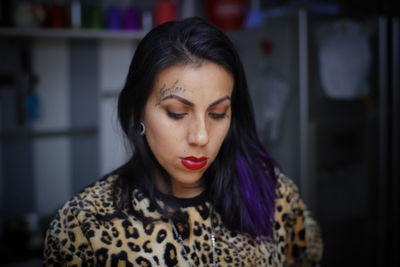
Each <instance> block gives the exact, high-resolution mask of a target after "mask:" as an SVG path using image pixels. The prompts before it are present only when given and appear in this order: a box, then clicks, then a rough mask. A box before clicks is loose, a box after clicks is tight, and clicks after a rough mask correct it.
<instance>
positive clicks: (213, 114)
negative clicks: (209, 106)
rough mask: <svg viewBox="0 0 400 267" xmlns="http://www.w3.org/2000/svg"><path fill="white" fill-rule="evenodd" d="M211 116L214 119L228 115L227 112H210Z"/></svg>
mask: <svg viewBox="0 0 400 267" xmlns="http://www.w3.org/2000/svg"><path fill="white" fill-rule="evenodd" d="M210 116H211V118H213V119H223V118H225V117H226V112H224V113H210Z"/></svg>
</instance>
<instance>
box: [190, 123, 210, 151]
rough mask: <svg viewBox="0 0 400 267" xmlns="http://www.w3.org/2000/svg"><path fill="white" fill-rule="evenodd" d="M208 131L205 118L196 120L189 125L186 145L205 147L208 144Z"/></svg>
mask: <svg viewBox="0 0 400 267" xmlns="http://www.w3.org/2000/svg"><path fill="white" fill-rule="evenodd" d="M208 138H209V135H208V130H207V125H206V121H205V118H198V119H196V120H195V121H194V122H193V123H192V124H191V125H190V129H189V133H188V143H189V144H190V145H193V146H205V145H207V144H208V140H209V139H208Z"/></svg>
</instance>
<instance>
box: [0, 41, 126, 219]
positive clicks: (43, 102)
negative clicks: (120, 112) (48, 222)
mask: <svg viewBox="0 0 400 267" xmlns="http://www.w3.org/2000/svg"><path fill="white" fill-rule="evenodd" d="M26 41H27V40H24V39H15V40H12V41H10V40H7V42H5V41H4V40H0V45H1V48H2V49H1V50H0V58H1V61H2V64H1V66H2V68H1V69H0V74H10V73H11V74H12V75H13V76H14V77H20V76H21V75H22V74H21V73H22V72H21V65H20V64H19V62H20V55H21V48H22V47H24V45H25V44H26ZM30 43H31V45H28V46H27V47H28V49H29V51H30V56H31V60H32V70H33V72H34V74H35V75H37V76H38V78H39V82H38V84H37V86H36V91H37V95H38V96H39V99H40V117H39V118H38V119H37V120H34V121H27V122H26V123H24V124H23V125H18V124H17V123H16V119H15V118H16V114H15V111H16V104H15V100H16V88H17V87H16V86H15V84H14V85H10V86H9V88H5V87H4V86H1V90H0V93H1V95H0V103H1V107H0V114H1V115H2V116H1V120H0V121H1V124H0V127H1V128H0V129H1V133H2V139H1V153H0V155H1V164H0V166H1V167H2V168H1V169H0V201H1V202H0V207H2V213H3V214H4V215H5V216H6V217H7V216H16V215H21V214H26V213H32V212H34V213H39V214H42V215H47V214H53V213H54V212H55V210H56V209H57V208H59V207H60V206H61V205H62V204H63V203H64V202H65V201H66V200H68V199H69V198H71V197H72V195H74V194H75V193H77V192H79V191H80V190H81V189H82V188H83V187H84V186H87V185H89V184H90V183H92V182H94V181H95V180H97V179H99V178H100V176H102V175H104V174H105V173H107V172H109V171H111V170H113V169H115V168H116V167H117V166H119V165H120V164H122V163H123V162H124V160H125V159H126V158H127V156H128V151H126V150H125V148H124V143H123V137H122V133H121V131H120V130H119V126H118V121H117V117H116V116H117V112H116V111H117V109H116V102H117V101H116V100H117V92H118V91H119V90H120V89H121V88H122V86H123V83H124V80H125V76H126V73H127V70H128V66H129V62H130V59H131V55H132V54H133V50H134V46H133V42H132V41H130V40H120V41H115V40H114V41H103V40H97V39H96V40H95V39H63V38H37V39H34V40H31V41H30ZM5 66H7V67H5Z"/></svg>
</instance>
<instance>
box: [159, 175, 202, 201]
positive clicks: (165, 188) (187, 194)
mask: <svg viewBox="0 0 400 267" xmlns="http://www.w3.org/2000/svg"><path fill="white" fill-rule="evenodd" d="M169 183H171V185H169ZM156 185H157V188H158V190H160V192H162V193H164V194H167V195H173V196H174V197H178V198H193V197H196V196H198V195H200V194H201V193H202V192H203V191H204V186H203V184H201V183H199V184H193V185H188V184H182V183H179V182H177V181H175V180H174V179H165V178H164V177H163V176H162V175H161V174H160V173H157V174H156Z"/></svg>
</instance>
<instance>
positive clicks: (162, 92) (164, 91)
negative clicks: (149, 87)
mask: <svg viewBox="0 0 400 267" xmlns="http://www.w3.org/2000/svg"><path fill="white" fill-rule="evenodd" d="M178 83H179V80H175V82H174V83H173V84H172V85H171V86H170V87H166V84H165V83H164V84H163V86H162V87H161V88H160V89H159V94H158V96H157V102H156V106H158V105H160V103H161V100H162V99H163V98H165V97H166V96H168V95H170V94H176V93H179V94H181V95H185V94H184V93H185V91H186V89H185V88H183V87H180V86H178Z"/></svg>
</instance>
